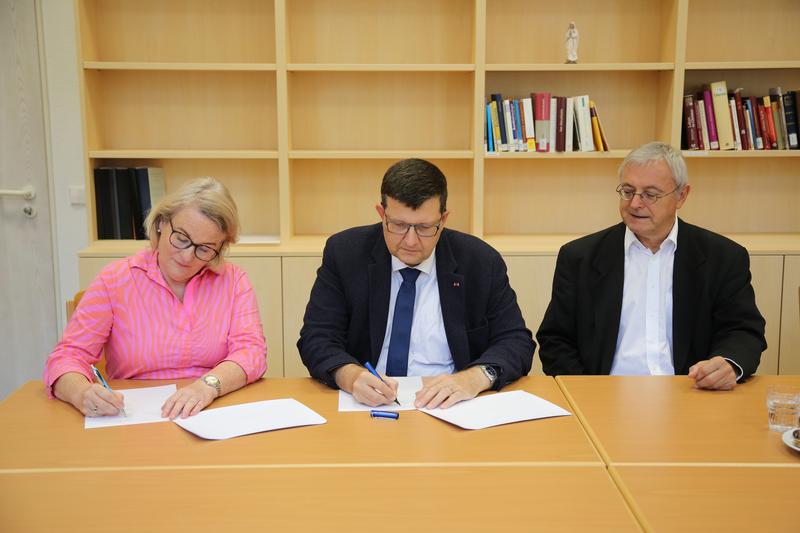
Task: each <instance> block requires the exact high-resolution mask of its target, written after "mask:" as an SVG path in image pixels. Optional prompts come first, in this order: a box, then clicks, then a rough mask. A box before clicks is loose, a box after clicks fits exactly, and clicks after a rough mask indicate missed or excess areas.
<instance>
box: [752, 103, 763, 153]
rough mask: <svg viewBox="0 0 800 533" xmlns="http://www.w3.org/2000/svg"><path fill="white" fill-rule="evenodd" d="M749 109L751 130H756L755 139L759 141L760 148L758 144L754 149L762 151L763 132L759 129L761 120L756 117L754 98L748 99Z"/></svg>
mask: <svg viewBox="0 0 800 533" xmlns="http://www.w3.org/2000/svg"><path fill="white" fill-rule="evenodd" d="M750 109H752V110H753V122H754V124H753V129H754V130H756V139H761V147H760V148H759V147H758V143H756V148H757V149H759V150H763V149H764V131H763V130H762V129H761V120H760V118H759V116H758V101H757V100H756V97H755V96H751V97H750Z"/></svg>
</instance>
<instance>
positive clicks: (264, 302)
mask: <svg viewBox="0 0 800 533" xmlns="http://www.w3.org/2000/svg"><path fill="white" fill-rule="evenodd" d="M229 260H230V262H231V263H234V264H236V265H238V266H240V267H241V268H243V269H244V271H245V272H247V277H248V278H249V279H250V283H252V284H253V290H254V291H255V294H256V299H257V301H258V310H259V313H260V315H261V324H262V327H263V329H264V337H265V338H266V340H267V373H266V376H267V377H271V378H274V377H283V375H284V368H283V312H282V307H283V306H282V303H283V298H282V291H283V288H282V286H281V259H280V258H279V257H234V258H230V259H229ZM209 305H213V304H211V303H209Z"/></svg>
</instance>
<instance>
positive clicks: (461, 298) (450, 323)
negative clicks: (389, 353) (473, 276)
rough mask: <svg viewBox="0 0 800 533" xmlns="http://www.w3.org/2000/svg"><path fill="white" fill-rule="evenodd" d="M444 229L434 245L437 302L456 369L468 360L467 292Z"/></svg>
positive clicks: (466, 363) (463, 365)
mask: <svg viewBox="0 0 800 533" xmlns="http://www.w3.org/2000/svg"><path fill="white" fill-rule="evenodd" d="M447 236H448V232H447V230H446V229H445V230H443V232H442V237H441V238H440V239H439V242H438V243H437V245H436V278H437V281H438V284H439V304H440V305H441V308H442V319H443V320H444V332H445V335H446V336H447V344H448V346H449V347H450V354H451V355H452V356H453V364H454V366H455V368H456V369H458V370H460V369H463V368H466V366H467V365H468V364H469V361H470V354H469V342H468V340H467V324H466V318H465V316H464V312H465V309H466V296H465V293H464V291H465V290H466V287H465V286H464V276H463V275H461V274H457V273H456V271H457V269H458V263H456V260H455V257H454V256H453V251H452V249H451V248H450V241H449V240H448V238H447Z"/></svg>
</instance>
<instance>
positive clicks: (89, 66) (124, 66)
mask: <svg viewBox="0 0 800 533" xmlns="http://www.w3.org/2000/svg"><path fill="white" fill-rule="evenodd" d="M83 68H84V69H86V70H197V71H203V70H208V71H264V72H272V71H275V70H277V66H276V65H275V63H163V62H162V63H156V62H142V61H139V62H134V61H84V62H83Z"/></svg>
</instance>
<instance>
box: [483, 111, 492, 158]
mask: <svg viewBox="0 0 800 533" xmlns="http://www.w3.org/2000/svg"><path fill="white" fill-rule="evenodd" d="M483 134H484V135H485V136H486V151H487V152H494V139H493V137H494V126H492V104H489V103H487V104H486V127H485V128H484V133H483Z"/></svg>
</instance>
